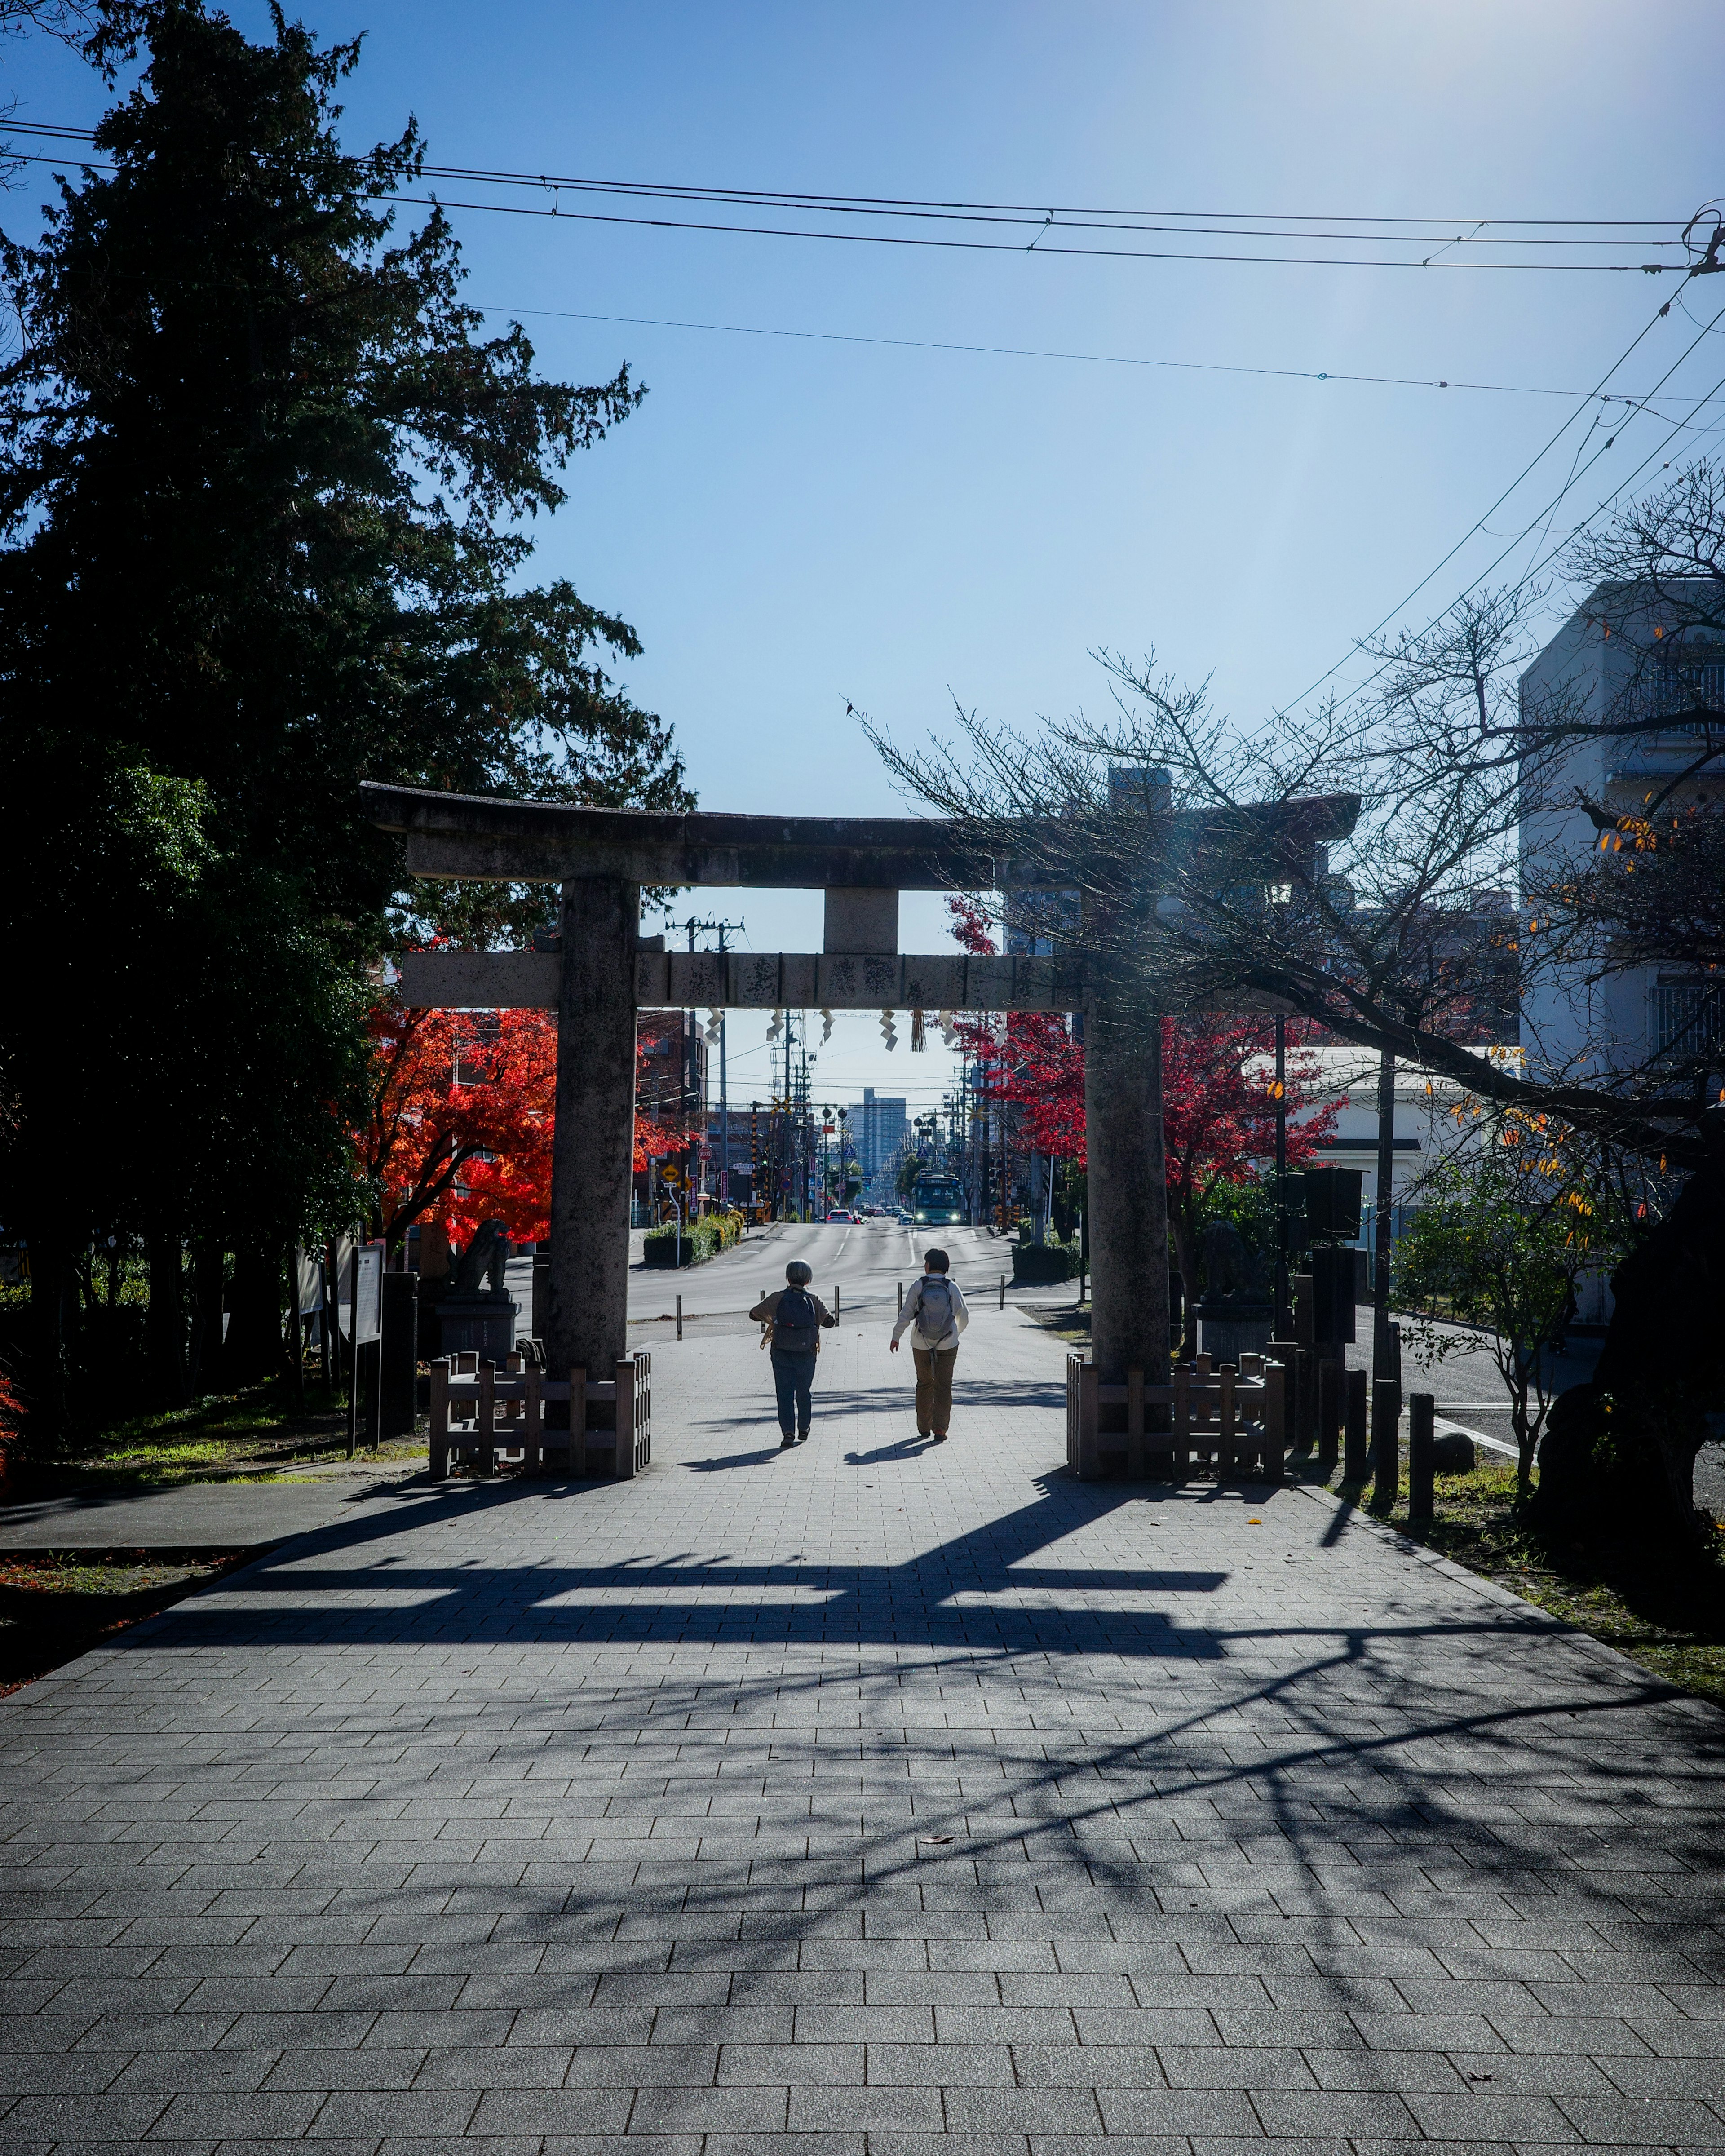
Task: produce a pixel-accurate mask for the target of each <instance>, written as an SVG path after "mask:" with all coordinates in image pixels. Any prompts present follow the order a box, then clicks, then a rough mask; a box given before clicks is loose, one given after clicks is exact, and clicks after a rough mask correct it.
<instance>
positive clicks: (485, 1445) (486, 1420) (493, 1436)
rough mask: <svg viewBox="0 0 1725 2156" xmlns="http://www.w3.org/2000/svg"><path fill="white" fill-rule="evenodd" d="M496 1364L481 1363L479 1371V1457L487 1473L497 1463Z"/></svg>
mask: <svg viewBox="0 0 1725 2156" xmlns="http://www.w3.org/2000/svg"><path fill="white" fill-rule="evenodd" d="M496 1387H497V1365H496V1364H495V1363H480V1373H479V1430H478V1433H477V1442H478V1445H479V1452H480V1461H481V1462H482V1463H483V1465H484V1467H485V1472H486V1474H487V1475H489V1474H490V1473H491V1472H492V1471H493V1470H494V1469H495V1466H496V1465H497V1391H496Z"/></svg>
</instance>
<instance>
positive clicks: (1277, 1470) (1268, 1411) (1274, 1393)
mask: <svg viewBox="0 0 1725 2156" xmlns="http://www.w3.org/2000/svg"><path fill="white" fill-rule="evenodd" d="M1287 1385H1288V1373H1287V1370H1286V1367H1285V1366H1284V1365H1283V1364H1282V1363H1269V1364H1267V1365H1266V1368H1265V1371H1264V1479H1265V1481H1266V1482H1280V1481H1281V1479H1282V1477H1283V1476H1284V1475H1285V1474H1286V1457H1287V1433H1288V1424H1287V1397H1288V1395H1287Z"/></svg>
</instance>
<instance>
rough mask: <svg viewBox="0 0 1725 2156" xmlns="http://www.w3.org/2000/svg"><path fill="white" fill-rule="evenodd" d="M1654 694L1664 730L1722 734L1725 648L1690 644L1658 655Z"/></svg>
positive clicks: (1724, 714) (1696, 734) (1706, 734)
mask: <svg viewBox="0 0 1725 2156" xmlns="http://www.w3.org/2000/svg"><path fill="white" fill-rule="evenodd" d="M1655 694H1656V697H1657V700H1658V711H1659V715H1660V716H1661V718H1664V717H1666V716H1667V715H1669V716H1670V718H1671V724H1670V726H1667V727H1666V729H1665V731H1666V732H1667V733H1674V734H1692V735H1695V736H1696V737H1698V738H1705V737H1709V736H1712V735H1714V734H1718V735H1725V648H1721V647H1720V646H1718V645H1715V644H1704V645H1699V646H1697V645H1693V644H1692V645H1690V646H1689V647H1688V648H1687V649H1683V648H1681V647H1680V648H1679V649H1677V650H1676V651H1674V652H1673V653H1672V654H1671V656H1670V658H1668V659H1664V658H1662V659H1661V661H1660V664H1659V670H1658V675H1657V680H1656V690H1655Z"/></svg>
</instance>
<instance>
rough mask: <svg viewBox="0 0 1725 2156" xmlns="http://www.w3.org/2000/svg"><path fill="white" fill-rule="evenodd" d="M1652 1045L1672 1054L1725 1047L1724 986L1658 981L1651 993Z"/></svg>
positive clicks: (1703, 982)
mask: <svg viewBox="0 0 1725 2156" xmlns="http://www.w3.org/2000/svg"><path fill="white" fill-rule="evenodd" d="M1653 1045H1654V1046H1655V1047H1656V1049H1657V1050H1659V1051H1660V1053H1661V1055H1707V1054H1710V1053H1711V1052H1712V1050H1716V1049H1719V1048H1725V984H1722V983H1719V982H1717V981H1661V983H1660V984H1659V986H1658V987H1657V988H1655V989H1654V991H1653Z"/></svg>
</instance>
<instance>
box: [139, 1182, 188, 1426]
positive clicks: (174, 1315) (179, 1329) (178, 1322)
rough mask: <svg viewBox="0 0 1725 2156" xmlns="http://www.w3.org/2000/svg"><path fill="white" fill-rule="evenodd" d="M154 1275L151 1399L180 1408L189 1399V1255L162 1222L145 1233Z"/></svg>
mask: <svg viewBox="0 0 1725 2156" xmlns="http://www.w3.org/2000/svg"><path fill="white" fill-rule="evenodd" d="M144 1260H145V1263H146V1265H148V1267H149V1271H150V1308H149V1313H148V1315H147V1317H146V1319H145V1322H144V1340H145V1358H146V1362H147V1363H148V1366H149V1383H150V1392H151V1397H152V1398H153V1399H157V1400H158V1401H160V1402H161V1403H162V1404H163V1405H165V1406H167V1407H178V1406H179V1405H180V1404H181V1403H182V1401H183V1400H184V1399H185V1397H186V1290H185V1280H184V1272H185V1254H184V1252H183V1251H182V1249H181V1247H180V1239H179V1237H178V1236H177V1235H170V1234H169V1233H168V1231H167V1228H166V1227H165V1226H164V1225H163V1224H162V1223H161V1222H159V1221H156V1222H151V1224H150V1225H149V1226H148V1227H147V1228H146V1229H145V1231H144Z"/></svg>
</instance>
